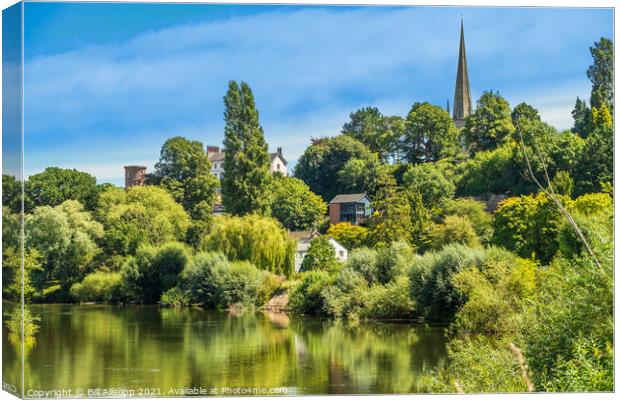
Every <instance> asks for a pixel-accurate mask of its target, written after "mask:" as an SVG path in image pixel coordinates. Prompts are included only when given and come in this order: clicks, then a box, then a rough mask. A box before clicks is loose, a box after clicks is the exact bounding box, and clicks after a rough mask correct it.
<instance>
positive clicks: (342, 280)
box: [322, 267, 369, 319]
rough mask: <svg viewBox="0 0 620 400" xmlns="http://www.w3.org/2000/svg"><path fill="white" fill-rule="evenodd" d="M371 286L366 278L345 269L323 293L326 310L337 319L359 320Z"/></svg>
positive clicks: (352, 270) (356, 272)
mask: <svg viewBox="0 0 620 400" xmlns="http://www.w3.org/2000/svg"><path fill="white" fill-rule="evenodd" d="M368 291H369V285H368V282H367V280H366V279H365V278H364V276H363V275H362V274H361V273H360V272H358V271H355V270H354V269H352V268H347V267H345V268H343V269H342V270H341V271H340V272H339V273H338V275H337V276H336V279H335V281H334V283H333V284H332V285H329V286H326V287H325V288H324V289H323V291H322V296H323V299H324V300H323V301H324V308H325V311H326V312H327V314H328V315H331V316H334V317H336V318H349V319H357V318H358V317H359V316H360V315H361V311H362V309H363V308H364V307H365V305H366V297H367V296H368Z"/></svg>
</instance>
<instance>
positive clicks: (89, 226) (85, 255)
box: [26, 200, 103, 295]
mask: <svg viewBox="0 0 620 400" xmlns="http://www.w3.org/2000/svg"><path fill="white" fill-rule="evenodd" d="M102 236H103V226H102V225H101V224H100V223H99V222H97V221H94V220H93V219H92V218H91V216H90V214H89V213H88V212H86V211H84V206H82V204H80V203H79V202H78V201H75V200H66V201H64V202H63V203H61V204H59V205H57V206H56V207H50V206H41V207H37V208H35V209H34V211H33V212H32V214H29V215H27V216H26V246H27V248H28V249H34V250H36V251H37V252H38V253H39V254H40V255H41V262H42V264H43V265H44V277H45V279H46V280H48V281H50V280H57V281H58V283H59V284H60V286H61V289H62V291H63V294H64V295H67V294H68V291H69V288H70V287H71V285H72V284H73V283H76V282H79V281H80V280H81V278H82V277H83V276H84V275H85V274H86V273H88V272H89V271H90V269H91V268H92V267H93V265H92V262H93V260H94V258H95V257H96V256H97V255H98V254H99V252H100V249H99V246H98V245H97V241H98V239H100V238H101V237H102Z"/></svg>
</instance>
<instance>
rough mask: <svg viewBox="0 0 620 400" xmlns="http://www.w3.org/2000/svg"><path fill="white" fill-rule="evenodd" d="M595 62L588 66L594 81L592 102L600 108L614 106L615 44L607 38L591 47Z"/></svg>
mask: <svg viewBox="0 0 620 400" xmlns="http://www.w3.org/2000/svg"><path fill="white" fill-rule="evenodd" d="M590 53H591V54H592V58H593V59H594V63H593V64H592V65H591V66H590V67H589V68H588V71H587V75H588V78H589V79H590V81H591V82H592V94H591V96H590V104H591V106H592V107H596V108H600V107H603V106H606V107H608V108H612V107H613V104H614V45H613V42H612V41H611V40H609V39H606V38H601V40H600V41H598V42H595V43H594V47H590Z"/></svg>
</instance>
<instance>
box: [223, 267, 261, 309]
mask: <svg viewBox="0 0 620 400" xmlns="http://www.w3.org/2000/svg"><path fill="white" fill-rule="evenodd" d="M222 272H223V276H222V279H221V281H220V282H221V285H222V286H221V291H222V295H221V303H220V305H221V306H231V305H237V304H238V305H243V306H253V305H255V304H256V302H257V298H258V292H259V289H260V285H261V282H262V276H261V274H260V271H259V270H258V269H257V268H256V267H255V266H254V265H252V264H250V263H249V262H247V261H235V262H231V263H230V264H229V265H228V268H225V269H223V270H222Z"/></svg>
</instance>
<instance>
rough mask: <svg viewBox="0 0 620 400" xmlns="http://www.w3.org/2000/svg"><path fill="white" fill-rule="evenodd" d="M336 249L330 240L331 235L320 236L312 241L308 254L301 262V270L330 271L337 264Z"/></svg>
mask: <svg viewBox="0 0 620 400" xmlns="http://www.w3.org/2000/svg"><path fill="white" fill-rule="evenodd" d="M337 263H338V260H337V259H336V250H335V249H334V247H333V246H332V245H331V243H330V242H329V237H327V236H318V237H315V238H314V239H312V241H311V242H310V248H309V249H308V254H306V257H304V261H303V262H302V263H301V271H304V272H305V271H315V270H325V271H329V270H332V269H333V268H334V266H335V265H337Z"/></svg>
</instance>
